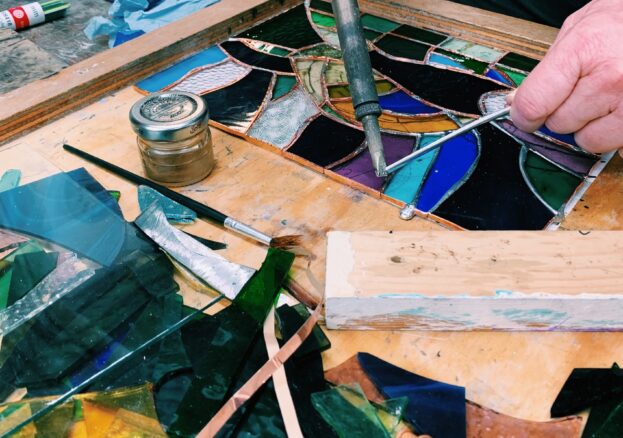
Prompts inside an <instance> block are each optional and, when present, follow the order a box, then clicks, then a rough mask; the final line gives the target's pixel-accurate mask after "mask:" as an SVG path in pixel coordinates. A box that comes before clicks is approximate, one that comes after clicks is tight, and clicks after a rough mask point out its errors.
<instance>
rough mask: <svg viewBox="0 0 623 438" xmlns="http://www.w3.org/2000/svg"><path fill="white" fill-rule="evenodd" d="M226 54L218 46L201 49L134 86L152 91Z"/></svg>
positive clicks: (217, 60) (221, 58)
mask: <svg viewBox="0 0 623 438" xmlns="http://www.w3.org/2000/svg"><path fill="white" fill-rule="evenodd" d="M226 57H227V55H226V54H225V52H223V51H222V50H221V49H220V48H219V47H218V46H212V47H210V48H209V49H205V50H202V51H201V52H199V53H197V54H196V55H193V56H191V57H190V58H186V59H184V60H183V61H180V62H178V63H177V64H175V65H172V66H171V67H169V68H167V69H166V70H162V71H161V72H158V73H156V74H155V75H152V76H150V77H148V78H146V79H143V80H142V81H140V82H139V83H138V84H136V87H137V88H139V89H141V90H143V91H147V92H149V93H154V92H156V91H160V90H162V89H163V88H165V87H167V86H169V85H171V84H173V83H174V82H176V81H178V80H180V79H182V78H183V77H184V75H186V74H187V73H188V72H190V71H191V70H193V69H195V68H197V67H202V66H205V65H210V64H216V63H217V62H219V61H222V60H223V59H225V58H226Z"/></svg>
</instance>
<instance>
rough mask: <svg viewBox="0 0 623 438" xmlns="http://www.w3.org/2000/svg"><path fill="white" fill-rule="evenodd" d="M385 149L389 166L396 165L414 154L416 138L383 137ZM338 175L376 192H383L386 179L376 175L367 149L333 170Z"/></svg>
mask: <svg viewBox="0 0 623 438" xmlns="http://www.w3.org/2000/svg"><path fill="white" fill-rule="evenodd" d="M382 137H383V147H384V149H385V160H386V161H387V164H391V163H394V162H396V161H398V160H399V159H401V158H402V157H404V156H406V155H408V154H410V153H411V152H413V148H414V143H415V138H413V137H401V136H397V135H383V136H382ZM333 171H334V172H335V173H337V174H338V175H342V176H344V177H346V178H349V179H352V180H353V181H357V182H358V183H360V184H363V185H365V186H367V187H370V188H372V189H374V190H381V189H382V188H383V185H384V184H385V178H379V177H377V176H376V175H375V173H374V168H373V167H372V159H371V158H370V152H369V151H368V150H367V149H366V150H365V151H364V152H362V153H360V154H359V155H357V156H356V157H355V158H353V159H352V160H350V161H349V162H347V163H345V164H343V165H341V166H339V167H337V168H335V169H333Z"/></svg>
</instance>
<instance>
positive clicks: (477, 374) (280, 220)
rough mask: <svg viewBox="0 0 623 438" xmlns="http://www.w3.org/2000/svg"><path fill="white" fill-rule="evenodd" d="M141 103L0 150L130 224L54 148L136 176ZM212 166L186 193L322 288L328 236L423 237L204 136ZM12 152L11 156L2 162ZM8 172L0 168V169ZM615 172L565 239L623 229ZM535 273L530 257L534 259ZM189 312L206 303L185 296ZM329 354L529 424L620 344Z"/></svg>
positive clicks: (495, 344)
mask: <svg viewBox="0 0 623 438" xmlns="http://www.w3.org/2000/svg"><path fill="white" fill-rule="evenodd" d="M138 98H139V94H138V93H137V92H135V91H134V90H133V89H132V88H125V89H122V90H120V91H118V92H115V93H114V94H111V95H107V96H106V97H104V98H102V99H101V100H99V101H97V102H95V103H92V104H90V105H89V106H86V107H84V108H82V109H80V110H78V111H75V112H73V113H70V114H69V115H66V116H64V117H63V118H61V119H59V120H57V121H55V122H53V123H51V124H49V125H47V126H44V127H42V128H39V129H38V130H36V131H33V132H31V133H30V134H28V135H25V136H23V137H21V138H17V139H14V140H12V141H10V142H8V143H6V144H5V145H4V146H1V147H0V153H3V152H4V153H7V155H6V156H8V155H11V156H13V157H15V158H16V159H18V160H19V159H21V160H22V161H23V162H24V163H25V165H27V164H28V163H30V162H34V161H36V157H35V155H36V154H35V152H36V153H37V154H40V155H41V156H43V157H44V158H45V159H46V160H47V161H49V162H51V163H53V164H54V165H55V166H56V167H58V168H59V169H62V170H71V169H74V168H76V167H80V166H84V167H86V168H87V169H88V170H89V171H90V172H92V173H93V175H94V176H95V177H96V178H97V179H98V180H99V181H100V182H101V183H102V184H103V185H104V186H106V187H107V188H109V189H117V190H121V192H122V197H121V205H122V209H123V211H124V214H125V216H126V218H127V219H128V220H132V219H134V218H135V217H136V215H137V212H138V206H137V201H136V188H135V187H134V186H133V185H131V184H129V183H127V182H125V181H123V180H120V179H119V178H117V177H115V176H113V175H111V174H109V173H107V172H105V171H103V170H101V169H98V168H96V167H94V166H92V165H90V164H86V163H85V162H83V161H82V160H80V159H78V158H76V157H74V156H71V155H69V154H67V153H65V152H64V151H63V150H62V148H61V145H62V144H63V143H69V144H71V145H73V146H76V147H79V148H83V149H85V150H87V151H88V152H91V153H93V154H95V155H97V156H100V157H102V158H104V159H106V160H109V161H112V162H114V163H117V164H119V165H121V166H123V167H125V168H127V169H129V170H132V171H135V172H141V165H140V159H139V154H138V150H137V148H136V146H135V136H134V134H133V132H132V131H131V128H130V125H129V123H128V118H127V114H128V110H129V109H130V107H131V105H132V104H133V103H134V102H135V101H136V100H137V99H138ZM213 137H214V144H215V155H216V159H217V167H216V169H215V170H214V172H213V174H212V175H211V176H210V177H209V178H208V179H206V180H205V181H203V182H202V183H200V184H197V185H194V186H190V187H186V188H185V189H184V192H185V193H186V194H188V195H190V196H192V197H194V198H195V199H198V200H201V201H205V202H206V203H208V204H209V205H211V206H213V207H215V208H217V209H219V210H222V211H224V212H226V213H227V214H229V215H231V216H233V217H236V218H238V219H240V220H242V221H245V222H248V223H250V224H251V225H253V226H254V227H256V228H258V229H261V230H263V231H265V232H267V233H269V234H274V235H283V234H299V233H300V234H304V235H305V236H306V240H305V247H306V248H307V249H308V250H309V251H311V253H312V254H313V255H312V261H311V263H310V268H311V271H312V272H313V274H314V276H315V277H317V279H318V280H319V281H320V282H322V281H323V280H324V269H325V264H324V261H325V244H326V242H325V233H326V232H327V231H329V230H346V231H355V230H388V229H389V230H432V229H439V226H438V225H436V224H433V223H431V222H427V221H425V220H422V219H418V218H416V219H413V220H412V221H410V222H404V221H402V220H400V219H399V217H398V209H397V208H396V207H395V206H392V205H390V204H388V203H385V202H383V201H381V200H378V199H374V198H372V197H370V196H367V195H364V194H362V193H360V192H357V191H355V190H353V189H351V188H348V187H346V186H344V185H341V184H339V183H337V182H335V181H332V180H329V179H328V178H326V177H324V176H322V175H320V174H317V173H315V172H313V171H312V170H309V169H306V168H304V167H302V166H300V165H298V164H296V163H294V162H291V161H288V160H286V159H284V158H282V157H279V156H277V155H276V154H273V153H270V152H267V151H265V150H263V149H261V148H259V147H256V146H253V145H250V144H249V143H247V142H245V141H243V140H240V139H238V138H235V137H232V136H230V135H228V134H225V133H222V132H219V131H217V130H214V129H213ZM9 150H10V152H9ZM6 165H7V164H6V163H5V162H2V161H0V170H3V169H4V168H5V166H6ZM622 195H623V161H622V160H621V159H620V158H619V157H618V156H617V157H615V158H614V159H613V161H612V162H611V163H610V164H609V165H608V167H607V169H606V171H605V172H604V173H603V174H602V175H601V176H600V177H599V178H598V180H597V181H596V182H595V183H594V184H593V185H592V186H591V188H590V189H589V191H588V192H587V194H586V196H585V197H584V199H583V200H582V201H581V202H580V203H579V204H578V206H577V208H576V209H575V211H574V212H573V213H572V214H571V216H570V217H569V218H568V219H567V220H566V221H565V223H564V225H563V227H564V228H568V229H584V230H586V229H621V228H622V227H623V202H621V200H622ZM188 230H190V231H192V232H194V233H197V234H199V235H201V236H203V237H207V238H212V239H215V240H221V241H225V242H227V243H228V244H229V248H228V250H227V252H226V254H225V255H226V256H227V257H228V258H230V259H232V260H234V261H236V262H239V263H245V264H248V265H250V266H253V267H258V266H259V264H260V262H261V260H262V258H263V255H264V253H265V249H264V248H262V247H260V246H257V245H254V244H252V243H250V242H248V241H245V240H243V239H240V238H238V237H236V236H234V235H233V234H231V233H227V232H224V231H223V230H222V229H220V228H218V227H214V226H212V225H210V224H207V223H204V222H201V223H197V224H194V225H192V226H189V227H188ZM535 263H538V254H535ZM306 266H307V260H306V259H303V258H299V259H298V261H297V263H296V272H297V275H296V276H297V278H298V279H299V280H301V281H302V282H304V283H305V284H307V285H308V287H310V288H311V286H309V284H310V282H309V281H308V279H307V274H306V272H305V268H306ZM186 298H187V299H188V302H189V304H191V305H192V304H198V302H200V301H202V300H204V299H205V296H204V295H201V294H191V293H188V294H187V295H186ZM328 334H329V336H330V338H331V341H332V343H333V346H332V348H331V350H329V351H328V352H326V353H325V355H324V359H325V367H326V368H330V367H333V366H336V365H338V364H340V363H341V362H343V361H344V360H346V359H347V358H349V357H350V356H352V355H353V354H355V353H357V352H359V351H366V352H369V353H372V354H376V355H378V356H379V357H381V358H383V359H385V360H387V361H390V362H392V363H394V364H396V365H398V366H402V367H404V368H407V369H409V370H412V371H414V372H418V373H420V374H422V375H424V376H427V377H430V378H433V379H438V380H442V381H446V382H449V383H454V384H458V385H464V386H466V388H467V396H468V398H469V399H471V400H473V401H475V402H477V403H480V404H483V405H485V406H488V407H491V408H493V409H496V410H498V411H501V412H503V413H505V414H509V415H513V416H516V417H520V418H525V419H532V420H545V419H547V418H549V408H550V406H551V403H552V401H553V400H554V398H555V396H556V395H557V393H558V391H559V389H560V387H561V386H562V384H563V382H564V381H565V379H566V378H567V376H568V374H569V373H570V372H571V370H572V369H573V368H574V367H610V366H611V365H612V363H613V362H614V361H619V362H620V361H621V360H623V333H492V332H471V333H458V332H457V333H443V332H442V333H440V332H436V333H431V332H363V331H362V332H336V331H331V332H329V333H328Z"/></svg>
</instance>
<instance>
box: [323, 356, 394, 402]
mask: <svg viewBox="0 0 623 438" xmlns="http://www.w3.org/2000/svg"><path fill="white" fill-rule="evenodd" d="M324 376H325V379H326V380H327V382H329V383H331V384H332V385H335V386H339V385H354V384H357V385H359V387H360V388H361V390H362V392H363V394H364V395H365V397H366V398H367V399H368V400H370V401H371V402H374V403H382V402H383V401H385V397H384V396H383V394H381V393H380V392H379V391H378V389H376V386H375V385H374V383H373V382H372V380H370V378H369V377H368V375H367V374H366V372H365V371H364V370H363V368H362V367H361V364H360V363H359V359H358V358H357V355H354V356H351V357H350V359H348V360H346V361H344V362H342V363H341V364H340V365H338V366H336V367H335V368H331V369H330V370H327V371H326V372H325V374H324Z"/></svg>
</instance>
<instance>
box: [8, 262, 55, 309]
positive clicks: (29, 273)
mask: <svg viewBox="0 0 623 438" xmlns="http://www.w3.org/2000/svg"><path fill="white" fill-rule="evenodd" d="M57 261H58V253H56V252H44V251H38V252H33V253H29V254H20V255H18V256H16V257H15V259H14V261H13V263H12V270H13V272H12V275H11V286H10V288H9V297H8V305H9V306H10V305H11V304H13V303H15V302H16V301H17V300H19V299H21V298H22V297H23V296H24V295H26V294H27V293H28V292H29V291H30V290H31V289H32V288H33V287H35V286H36V285H37V284H39V282H40V281H41V280H43V279H44V278H45V277H46V276H47V275H48V274H49V273H50V272H52V271H53V270H54V269H55V268H56V263H57Z"/></svg>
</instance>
